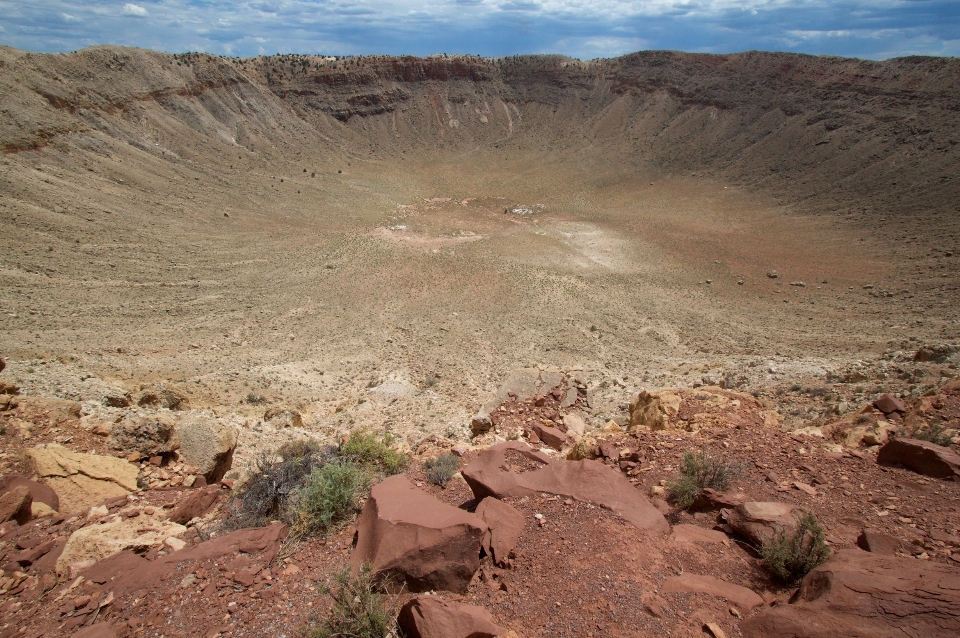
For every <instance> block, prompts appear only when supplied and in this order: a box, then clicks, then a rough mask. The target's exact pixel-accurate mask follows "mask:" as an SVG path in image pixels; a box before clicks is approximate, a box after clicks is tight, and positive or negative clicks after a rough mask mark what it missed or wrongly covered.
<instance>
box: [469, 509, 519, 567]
mask: <svg viewBox="0 0 960 638" xmlns="http://www.w3.org/2000/svg"><path fill="white" fill-rule="evenodd" d="M477 516H479V517H480V518H482V519H483V522H484V523H486V524H487V525H488V526H489V527H490V529H489V531H488V532H487V533H486V534H485V535H484V537H483V550H484V551H485V552H487V554H488V555H489V556H491V557H492V558H493V562H494V563H496V564H497V565H500V566H501V567H506V566H507V565H509V563H510V552H511V551H513V548H514V547H516V546H517V543H518V542H520V534H521V533H522V532H523V514H521V513H520V512H518V511H517V510H515V509H514V508H513V507H511V506H509V505H507V504H506V503H504V502H503V501H501V500H499V499H496V498H493V497H492V496H488V497H487V498H485V499H483V500H482V501H480V505H478V506H477Z"/></svg>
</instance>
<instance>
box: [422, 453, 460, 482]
mask: <svg viewBox="0 0 960 638" xmlns="http://www.w3.org/2000/svg"><path fill="white" fill-rule="evenodd" d="M423 469H425V470H426V471H427V480H428V481H430V482H431V483H434V484H436V485H439V486H441V487H443V486H444V485H446V484H447V483H448V482H449V481H450V479H452V478H453V475H454V474H456V473H457V470H458V469H460V467H459V463H458V461H457V455H456V454H442V455H440V456H438V457H437V458H435V459H427V460H426V462H424V464H423Z"/></svg>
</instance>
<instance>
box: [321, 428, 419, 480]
mask: <svg viewBox="0 0 960 638" xmlns="http://www.w3.org/2000/svg"><path fill="white" fill-rule="evenodd" d="M393 441H394V439H393V436H391V435H390V434H384V435H383V436H377V435H376V434H374V433H372V432H366V431H364V430H354V431H353V432H351V433H350V437H349V439H348V440H347V442H346V443H344V444H343V445H341V446H340V450H339V455H340V457H341V458H343V459H344V460H346V461H349V462H350V463H353V464H354V465H358V466H360V467H363V468H365V469H367V470H369V471H373V472H383V473H384V474H387V475H391V474H398V473H400V472H401V471H403V469H404V468H405V467H407V463H409V462H410V458H409V457H408V456H407V455H406V454H402V453H400V452H397V451H396V450H394V449H393V448H392V447H390V446H391V445H392V444H393Z"/></svg>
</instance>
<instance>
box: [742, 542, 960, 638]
mask: <svg viewBox="0 0 960 638" xmlns="http://www.w3.org/2000/svg"><path fill="white" fill-rule="evenodd" d="M958 609H960V576H958V575H957V571H956V568H955V567H950V566H949V565H946V564H943V563H937V562H932V561H919V560H916V559H911V558H901V557H896V556H882V555H877V554H872V553H869V552H864V551H861V550H859V549H842V550H839V551H837V552H836V553H834V554H833V556H831V557H830V559H829V560H827V562H825V563H824V564H823V565H820V566H819V567H817V568H816V569H814V570H813V571H811V572H810V573H809V574H807V576H806V577H805V578H804V579H803V581H802V582H801V584H800V589H799V590H798V592H797V593H796V594H795V595H794V598H793V599H792V604H790V605H778V606H776V607H772V608H770V609H766V610H764V611H762V612H760V613H759V614H757V615H756V616H753V617H752V618H749V619H747V620H745V621H743V623H741V625H740V630H741V632H742V634H743V635H744V636H745V637H746V638H774V637H777V638H782V637H785V636H789V637H790V638H828V637H829V638H834V637H836V636H844V637H850V638H881V637H882V638H894V637H896V638H900V637H902V636H957V635H960V612H958Z"/></svg>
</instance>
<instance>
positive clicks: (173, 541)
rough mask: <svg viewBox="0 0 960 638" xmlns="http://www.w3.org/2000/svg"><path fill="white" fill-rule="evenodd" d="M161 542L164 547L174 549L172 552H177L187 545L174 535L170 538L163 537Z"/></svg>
mask: <svg viewBox="0 0 960 638" xmlns="http://www.w3.org/2000/svg"><path fill="white" fill-rule="evenodd" d="M163 544H164V546H165V547H168V548H169V549H170V550H171V551H174V552H178V551H180V550H181V549H183V548H184V547H186V546H187V543H186V541H184V540H182V539H179V538H177V537H176V536H171V537H170V538H165V539H163Z"/></svg>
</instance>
